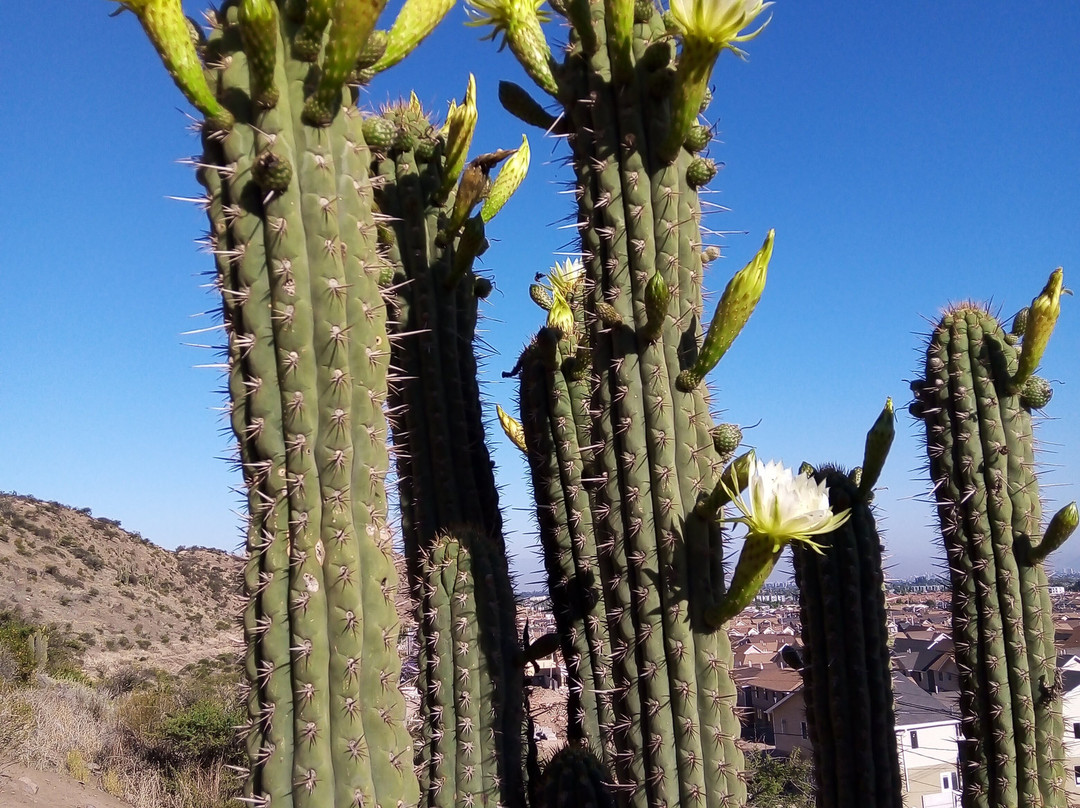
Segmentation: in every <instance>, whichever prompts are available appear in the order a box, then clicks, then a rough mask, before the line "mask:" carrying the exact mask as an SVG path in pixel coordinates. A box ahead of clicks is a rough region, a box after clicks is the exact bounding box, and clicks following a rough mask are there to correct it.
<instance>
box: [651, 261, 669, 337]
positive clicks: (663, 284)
mask: <svg viewBox="0 0 1080 808" xmlns="http://www.w3.org/2000/svg"><path fill="white" fill-rule="evenodd" d="M670 302H671V289H669V288H668V285H667V281H665V280H664V276H663V275H661V274H660V271H659V270H657V271H656V272H654V273H653V274H652V277H651V278H649V282H648V283H647V284H646V285H645V316H646V321H645V339H647V340H648V341H649V342H655V341H656V339H657V337H659V336H660V331H661V330H662V329H663V327H664V319H665V318H666V317H667V312H668V304H669V303H670Z"/></svg>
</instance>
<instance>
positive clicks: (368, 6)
mask: <svg viewBox="0 0 1080 808" xmlns="http://www.w3.org/2000/svg"><path fill="white" fill-rule="evenodd" d="M385 5H386V0H335V2H334V8H333V19H332V21H331V24H330V33H329V34H328V35H327V39H326V53H325V55H324V56H323V63H322V72H321V74H320V76H319V84H318V86H317V87H316V88H315V91H314V92H313V93H312V94H311V95H310V96H309V97H308V99H307V101H305V102H304V113H303V119H304V121H305V122H306V123H308V124H311V125H312V126H329V125H330V122H331V121H332V120H333V119H334V116H335V115H336V114H337V112H338V109H340V107H341V88H342V87H344V86H345V81H346V79H348V78H349V74H350V73H352V71H353V68H355V67H356V59H357V57H358V56H359V55H360V51H361V50H362V49H363V47H364V44H365V43H366V42H367V39H368V37H369V36H370V35H371V32H372V31H373V30H375V23H376V21H378V19H379V14H381V13H382V10H383V7H384V6H385ZM308 13H309V14H310V13H311V12H310V10H309V12H308Z"/></svg>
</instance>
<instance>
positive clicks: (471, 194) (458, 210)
mask: <svg viewBox="0 0 1080 808" xmlns="http://www.w3.org/2000/svg"><path fill="white" fill-rule="evenodd" d="M490 187H491V182H490V180H489V179H488V177H487V174H486V173H485V172H484V170H483V169H482V168H481V167H480V166H479V165H477V163H476V161H473V162H471V163H469V165H468V166H467V167H466V169H465V171H464V172H463V173H462V175H461V182H460V183H458V189H457V196H455V197H454V206H453V207H452V208H451V209H450V216H449V218H448V219H447V222H446V227H445V228H444V230H443V232H442V233H441V234H440V236H439V241H440V242H441V243H443V244H449V243H450V242H451V241H452V240H453V239H454V238H456V237H457V234H458V230H460V228H461V226H462V225H463V224H464V223H465V220H466V219H467V218H468V217H469V216H470V215H471V214H472V211H473V208H475V207H476V206H477V205H478V204H479V203H480V201H481V200H482V199H484V197H486V196H487V193H488V190H489V188H490Z"/></svg>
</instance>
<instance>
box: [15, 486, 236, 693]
mask: <svg viewBox="0 0 1080 808" xmlns="http://www.w3.org/2000/svg"><path fill="white" fill-rule="evenodd" d="M242 567H243V559H241V558H240V557H239V556H235V555H231V554H229V553H225V552H222V551H221V550H213V549H207V548H187V549H185V548H181V549H178V550H177V551H175V552H173V551H169V550H164V549H162V548H161V547H157V546H155V545H154V544H151V543H150V542H149V541H148V540H146V539H144V538H143V537H142V536H140V535H138V534H137V533H130V532H128V531H126V530H124V529H122V528H121V527H120V523H119V522H116V521H113V520H110V519H104V518H95V517H94V516H93V515H92V514H91V513H90V510H89V509H88V508H87V509H82V510H77V509H74V508H68V507H66V506H64V505H60V504H58V503H55V502H43V501H41V500H37V499H34V498H33V497H26V496H20V495H16V494H0V610H4V609H16V610H18V611H19V612H20V613H21V614H22V615H23V617H24V618H26V619H27V620H30V621H32V622H34V623H44V624H50V623H51V624H57V625H59V626H61V627H64V628H67V629H68V630H69V631H70V632H72V633H74V634H75V635H77V636H78V638H79V641H80V643H82V644H84V645H85V646H86V650H85V655H84V662H83V667H84V669H85V670H86V671H88V672H90V673H97V672H98V671H99V670H100V671H102V672H105V671H109V670H114V669H115V668H117V667H119V666H121V665H123V664H124V663H140V664H141V665H149V666H153V667H156V668H161V669H164V670H167V671H171V672H175V671H178V670H180V669H181V668H183V667H184V666H185V665H187V664H189V663H191V662H196V661H198V660H200V659H203V658H206V657H214V656H217V655H219V654H225V653H228V654H233V653H235V652H236V643H237V642H238V641H239V640H240V631H239V629H238V623H237V621H236V615H237V614H238V613H239V610H240V600H239V595H240V582H241V576H242Z"/></svg>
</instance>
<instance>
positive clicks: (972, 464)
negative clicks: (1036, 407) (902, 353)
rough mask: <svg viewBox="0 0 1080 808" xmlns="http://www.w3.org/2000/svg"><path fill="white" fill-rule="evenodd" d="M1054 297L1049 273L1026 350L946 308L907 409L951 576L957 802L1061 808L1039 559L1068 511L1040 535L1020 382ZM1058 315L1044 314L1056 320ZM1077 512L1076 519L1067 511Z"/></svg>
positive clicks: (1052, 660)
mask: <svg viewBox="0 0 1080 808" xmlns="http://www.w3.org/2000/svg"><path fill="white" fill-rule="evenodd" d="M1060 293H1061V271H1060V270H1057V271H1056V272H1055V273H1054V274H1053V275H1052V276H1051V279H1050V282H1049V283H1048V284H1047V288H1046V289H1045V290H1044V292H1043V294H1042V295H1040V296H1039V297H1037V298H1036V300H1035V302H1034V303H1033V304H1032V310H1036V309H1037V310H1039V311H1040V312H1042V313H1043V314H1044V315H1046V316H1044V317H1042V318H1041V319H1037V322H1038V323H1039V324H1038V325H1036V330H1035V331H1032V330H1031V325H1030V324H1029V326H1028V330H1027V332H1026V336H1025V337H1024V341H1023V344H1022V345H1021V346H1020V348H1019V349H1018V348H1017V346H1016V342H1017V337H1016V336H1015V335H1012V334H1006V333H1005V331H1004V330H1003V328H1002V327H1001V325H1000V324H999V323H998V321H997V320H996V319H995V318H994V317H993V315H991V314H990V313H989V312H988V311H986V310H985V309H983V308H982V307H980V306H977V305H974V304H963V305H959V306H954V307H952V308H950V309H948V310H947V311H946V312H945V313H944V315H943V316H942V318H941V320H940V322H939V323H938V325H937V327H936V328H935V329H934V331H933V333H932V334H931V335H930V340H929V344H928V345H927V349H926V364H925V369H924V373H925V375H924V376H923V378H922V379H920V380H918V381H916V382H915V383H913V384H912V389H913V391H914V393H915V401H914V403H913V404H912V407H911V410H912V413H913V414H914V415H916V416H917V417H919V418H921V419H922V420H923V421H924V423H925V425H926V444H927V454H928V456H929V460H930V474H931V478H932V480H933V483H934V494H935V497H936V499H937V510H938V516H939V519H940V522H941V532H942V537H943V539H944V542H945V551H946V557H947V560H948V564H949V574H950V578H951V581H952V612H953V640H954V644H955V649H956V663H957V667H958V668H959V671H960V687H961V700H960V706H961V711H962V714H963V723H962V726H963V732H964V741H965V742H964V744H963V746H962V750H961V758H962V761H963V780H964V784H963V797H964V805H965V806H969V807H972V806H987V807H989V806H996V805H1022V806H1062V805H1064V804H1065V791H1064V774H1063V771H1062V759H1063V750H1062V729H1063V728H1062V718H1061V689H1060V687H1059V684H1058V680H1057V674H1056V652H1055V649H1054V624H1053V619H1052V614H1051V602H1050V597H1049V594H1048V592H1047V580H1046V572H1045V570H1044V566H1043V563H1042V561H1043V560H1044V559H1045V557H1046V555H1047V553H1048V552H1049V551H1051V550H1053V549H1055V548H1056V547H1057V546H1058V545H1060V543H1061V541H1063V540H1064V537H1065V536H1067V533H1068V531H1067V530H1063V527H1064V526H1066V525H1067V523H1068V522H1070V517H1071V519H1072V520H1073V521H1074V520H1075V505H1072V506H1069V507H1067V508H1066V509H1064V510H1063V511H1062V515H1063V517H1064V518H1061V517H1059V518H1056V519H1055V520H1052V521H1051V526H1052V527H1053V530H1052V531H1048V535H1047V536H1045V537H1044V536H1043V535H1042V528H1041V506H1040V502H1039V487H1038V481H1037V479H1036V476H1035V456H1034V447H1035V443H1034V439H1033V436H1032V425H1031V414H1030V412H1029V408H1028V406H1025V397H1024V393H1023V389H1024V388H1023V387H1022V385H1023V383H1024V381H1025V380H1024V379H1023V378H1019V377H1018V369H1019V370H1022V371H1023V374H1030V373H1031V372H1032V371H1033V370H1034V368H1035V366H1036V365H1037V364H1038V357H1037V356H1035V357H1033V356H1032V355H1031V354H1029V356H1028V358H1027V359H1024V358H1023V357H1024V354H1025V353H1027V352H1032V353H1034V352H1036V351H1037V352H1038V354H1039V355H1041V353H1042V349H1043V348H1044V347H1045V345H1046V340H1047V338H1048V337H1049V330H1048V329H1050V328H1052V327H1053V319H1056V313H1057V308H1058V298H1059V295H1060ZM1051 314H1052V316H1050V315H1051ZM1070 509H1071V510H1070Z"/></svg>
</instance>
